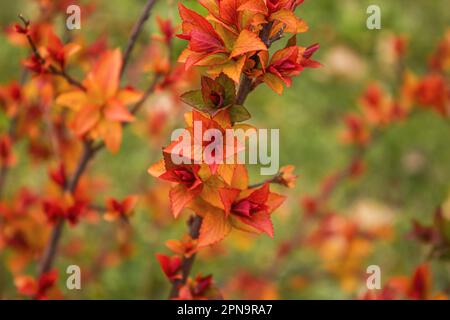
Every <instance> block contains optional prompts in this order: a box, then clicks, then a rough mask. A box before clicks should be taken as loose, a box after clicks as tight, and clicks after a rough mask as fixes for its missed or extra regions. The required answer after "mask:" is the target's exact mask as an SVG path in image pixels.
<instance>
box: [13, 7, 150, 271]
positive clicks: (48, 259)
mask: <svg viewBox="0 0 450 320" xmlns="http://www.w3.org/2000/svg"><path fill="white" fill-rule="evenodd" d="M155 1H156V0H150V1H149V2H148V3H147V6H146V7H145V9H144V10H145V11H147V10H148V7H149V3H150V2H152V5H151V6H150V9H151V8H152V7H153V3H154V2H155ZM147 15H149V12H147ZM21 19H22V20H23V21H24V23H25V24H26V25H27V23H28V24H29V21H28V20H26V19H24V18H23V17H21ZM147 19H148V17H147V18H146V19H143V21H142V23H141V24H140V27H139V28H138V29H137V33H136V32H133V33H132V37H134V38H136V39H137V36H138V35H139V33H140V31H141V30H142V27H143V23H144V22H145V21H146V20H147ZM141 20H142V16H141V18H140V21H141ZM28 38H29V40H28V41H29V42H30V39H31V38H30V37H28ZM134 41H135V40H134ZM130 42H133V41H131V40H129V41H128V43H130ZM30 45H32V48H33V51H35V52H36V53H38V52H37V50H36V46H35V45H34V42H33V41H32V39H31V42H30ZM133 46H134V44H133V45H131V47H130V49H128V50H127V52H128V51H129V52H128V54H127V55H126V60H124V61H123V63H124V64H126V63H127V61H128V59H129V57H130V53H131V50H132V48H133ZM38 54H39V53H38ZM37 57H38V59H39V56H37ZM41 58H42V57H41ZM122 68H123V67H122ZM122 76H123V73H122V74H121V76H120V77H122ZM66 79H70V78H66ZM158 80H159V76H156V77H155V79H154V81H153V82H152V84H151V85H150V87H149V89H148V90H147V91H146V92H145V94H144V96H143V97H142V98H141V100H139V101H138V102H137V103H136V104H135V105H134V107H133V108H132V109H131V112H132V113H133V114H135V113H137V112H138V111H139V109H140V108H141V107H142V105H143V104H144V102H145V101H146V100H147V98H148V97H149V96H150V94H151V93H152V92H153V90H154V89H155V88H156V85H157V81H158ZM83 88H84V87H83ZM80 89H81V87H80ZM122 125H123V126H124V125H125V124H122ZM104 146H105V145H104V143H103V142H102V143H99V144H97V145H94V144H93V142H92V141H85V142H84V144H83V153H82V155H81V157H80V159H79V161H78V165H77V167H76V169H75V172H74V174H73V177H72V179H71V180H70V181H69V183H68V184H67V186H66V191H69V192H70V193H72V194H73V193H75V190H76V188H77V186H78V182H79V180H80V178H81V176H82V175H83V173H84V172H85V170H86V168H87V165H88V164H89V162H90V161H91V160H92V158H93V157H94V156H95V155H96V154H97V152H99V151H100V150H102V149H103V148H104ZM63 227H64V220H63V219H60V220H59V221H58V222H57V223H56V224H55V226H54V227H53V230H52V233H51V236H50V240H49V242H48V243H47V246H46V248H45V249H44V254H43V256H42V258H41V261H40V264H39V270H38V274H39V277H40V276H42V275H43V274H44V273H46V272H48V271H50V269H51V267H52V265H53V262H54V260H55V256H56V253H57V249H58V243H59V241H60V239H61V234H62V230H63Z"/></svg>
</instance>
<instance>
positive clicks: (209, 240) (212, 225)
mask: <svg viewBox="0 0 450 320" xmlns="http://www.w3.org/2000/svg"><path fill="white" fill-rule="evenodd" d="M230 232H231V223H230V222H229V221H228V219H227V217H226V216H225V212H223V211H221V210H217V211H216V210H215V211H213V212H209V213H208V214H207V215H205V217H204V218H203V221H202V226H201V227H200V236H199V239H198V246H199V247H205V246H208V245H211V244H214V243H217V242H219V241H221V240H222V239H223V238H225V237H226V236H227V235H228V234H229V233H230Z"/></svg>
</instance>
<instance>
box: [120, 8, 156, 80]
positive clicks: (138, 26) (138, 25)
mask: <svg viewBox="0 0 450 320" xmlns="http://www.w3.org/2000/svg"><path fill="white" fill-rule="evenodd" d="M155 3H156V0H148V1H147V4H146V5H145V7H144V11H143V12H142V15H141V16H140V18H139V20H138V21H136V23H135V25H134V27H133V30H132V31H131V35H130V37H129V39H128V43H127V47H126V49H125V53H124V55H123V63H122V69H121V70H120V76H121V77H122V75H123V74H124V72H125V69H126V67H127V64H128V61H129V59H130V56H131V52H132V51H133V48H134V46H135V45H136V41H137V39H138V37H139V34H140V33H141V31H142V28H143V27H144V24H145V22H146V21H147V20H148V18H150V13H151V10H152V8H153V6H154V5H155Z"/></svg>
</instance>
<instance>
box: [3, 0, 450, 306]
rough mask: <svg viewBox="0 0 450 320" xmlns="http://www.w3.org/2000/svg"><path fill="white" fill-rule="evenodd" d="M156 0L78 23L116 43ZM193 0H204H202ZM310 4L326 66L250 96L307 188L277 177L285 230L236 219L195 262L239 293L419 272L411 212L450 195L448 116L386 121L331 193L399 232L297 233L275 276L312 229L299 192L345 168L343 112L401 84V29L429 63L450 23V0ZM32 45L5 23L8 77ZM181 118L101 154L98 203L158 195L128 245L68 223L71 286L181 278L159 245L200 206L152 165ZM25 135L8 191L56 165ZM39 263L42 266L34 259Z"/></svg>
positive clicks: (439, 266)
mask: <svg viewBox="0 0 450 320" xmlns="http://www.w3.org/2000/svg"><path fill="white" fill-rule="evenodd" d="M144 2H145V1H143V0H126V1H123V0H108V1H106V0H99V1H96V5H97V9H96V11H95V12H94V13H93V16H91V17H90V18H89V19H88V20H87V21H85V22H83V25H82V29H81V30H80V31H73V32H75V33H76V32H81V33H83V34H84V35H85V36H86V38H87V39H89V40H90V41H94V40H95V39H97V38H98V37H100V36H102V35H106V36H107V38H108V41H109V43H110V45H111V46H112V47H121V48H123V46H124V43H125V42H126V39H127V37H128V33H129V30H131V28H132V25H133V23H134V21H135V19H136V17H138V16H139V14H140V12H141V10H142V7H143V4H144ZM176 2H177V1H159V3H158V4H157V6H156V9H155V11H154V13H153V15H152V18H151V20H150V23H149V24H148V25H147V27H146V28H145V31H144V36H142V37H141V39H140V44H139V46H138V48H137V50H136V52H139V51H140V50H139V49H140V48H142V47H143V45H144V44H145V43H146V42H148V40H149V38H150V36H151V35H152V34H153V33H154V32H156V23H155V19H154V17H155V16H156V15H159V16H161V17H164V18H166V17H169V18H173V19H174V20H175V21H177V22H178V21H179V18H178V13H177V10H176ZM183 3H185V4H186V5H188V6H189V7H191V8H192V7H198V8H200V6H199V5H198V4H197V3H196V1H183ZM371 4H377V5H378V6H380V8H381V12H382V29H381V30H368V29H367V28H366V19H367V17H368V15H367V14H366V9H367V7H368V6H369V5H371ZM18 13H23V14H24V15H26V16H27V17H29V18H30V19H31V21H32V20H33V15H35V14H37V13H36V6H35V4H34V2H33V1H30V0H16V1H2V2H1V4H0V28H2V29H4V28H6V27H7V26H9V25H10V24H11V23H13V22H15V21H17V14H18ZM299 15H300V17H301V18H303V19H305V20H306V21H307V22H308V23H309V25H310V31H309V32H308V33H305V34H301V35H300V36H299V43H300V44H301V45H305V46H306V45H309V44H312V43H315V42H318V43H320V45H321V49H320V50H319V51H318V53H317V56H315V58H316V60H318V61H320V62H321V63H322V64H323V67H322V68H321V69H314V70H307V71H305V72H304V73H303V74H302V75H301V76H300V77H298V78H297V79H295V81H294V84H293V86H292V87H291V88H290V89H288V90H286V91H285V94H284V95H283V96H282V97H280V96H278V95H276V94H275V93H273V92H272V91H271V90H269V89H268V88H267V87H265V86H261V87H260V88H258V89H257V90H256V92H254V93H252V94H251V96H250V98H249V99H248V101H247V103H246V106H247V108H248V109H249V110H250V112H251V113H252V115H253V119H252V120H251V123H252V124H254V125H255V126H257V127H262V128H279V129H280V161H281V164H282V165H286V164H293V165H295V166H296V172H297V174H299V180H298V183H297V187H296V188H295V189H292V190H289V191H286V190H282V189H279V191H280V193H284V194H287V195H288V200H287V202H286V203H285V204H284V205H283V206H282V207H281V208H280V209H279V210H277V212H276V213H275V214H274V216H273V217H274V224H275V239H274V240H272V239H270V238H268V237H266V236H262V235H261V236H257V237H255V236H253V235H249V234H245V233H240V232H233V234H232V235H231V236H230V237H229V238H227V239H226V240H225V241H224V242H223V243H221V244H219V245H217V246H215V247H213V248H211V249H208V250H206V251H205V252H204V253H201V254H200V257H199V259H198V260H197V261H196V263H195V266H194V272H197V271H198V272H202V273H203V274H209V273H212V274H213V275H214V278H215V282H216V284H217V285H218V286H219V287H220V288H222V289H224V294H225V297H227V298H232V297H236V298H285V299H338V298H356V297H358V296H359V295H360V294H361V293H362V292H364V291H365V290H366V287H365V271H366V268H367V266H369V265H371V264H375V265H379V266H380V268H381V270H382V281H385V280H386V279H388V278H389V277H390V276H393V275H410V274H411V273H412V272H413V271H414V269H415V267H416V266H417V265H419V264H420V263H422V262H424V261H425V260H426V258H427V252H428V250H429V248H427V247H426V246H424V245H422V244H420V243H418V242H417V241H413V240H410V239H408V238H407V234H408V233H409V232H410V230H411V219H413V218H415V219H418V220H419V221H422V222H424V223H430V222H431V221H432V219H433V213H434V210H435V209H436V207H437V206H438V205H439V204H441V203H444V202H445V201H446V199H447V197H448V196H449V191H450V188H449V187H450V184H449V181H450V180H449V178H450V166H449V163H450V148H449V134H450V123H449V122H448V120H445V119H444V118H442V117H439V116H436V114H434V113H432V112H429V111H425V110H423V111H422V110H418V111H415V112H414V114H413V115H411V116H410V117H409V118H408V120H407V121H404V122H401V123H398V124H395V125H392V126H389V127H388V128H386V129H385V130H383V132H382V134H380V136H378V137H377V139H376V141H374V143H373V144H372V145H371V147H370V148H369V150H368V152H367V153H366V154H365V157H364V159H365V160H366V172H365V173H364V174H363V175H362V176H361V177H360V178H358V179H353V180H350V181H347V182H345V183H343V185H342V186H340V187H339V188H338V190H337V192H336V193H335V194H334V195H333V197H332V198H331V199H330V201H329V204H328V205H329V206H330V207H332V208H333V209H334V210H336V212H337V213H338V214H339V215H342V217H344V220H345V219H353V218H354V217H355V216H358V217H362V219H363V220H364V223H366V224H368V227H369V228H370V226H371V223H372V224H380V223H381V224H384V225H385V226H386V228H388V229H389V232H387V233H386V235H384V236H380V237H377V238H376V239H373V240H372V239H371V240H368V241H364V242H362V243H360V244H359V245H358V246H357V248H353V249H348V250H347V254H348V256H347V257H346V258H342V257H341V256H340V255H339V254H338V253H336V252H339V250H340V249H339V246H340V243H341V242H342V241H344V240H343V239H342V238H341V237H336V238H334V239H333V241H332V242H330V243H329V244H327V246H326V248H324V247H321V248H316V247H313V246H311V245H306V244H304V245H298V247H296V249H295V250H294V252H293V253H292V254H290V255H289V257H287V258H285V259H284V260H283V261H281V262H280V263H277V265H276V270H275V271H274V272H272V273H271V275H270V277H269V276H266V271H267V270H269V269H270V268H271V266H272V265H273V264H274V256H275V252H276V251H277V249H278V247H279V246H280V244H281V243H282V242H283V241H285V240H287V239H290V238H292V237H293V236H294V235H298V234H302V233H306V232H307V231H308V228H306V229H305V228H303V227H302V226H303V223H302V219H303V214H302V207H301V205H300V199H301V198H302V197H303V196H304V195H307V194H311V193H314V192H316V190H317V189H318V187H319V185H320V183H321V182H322V181H323V179H324V177H326V176H327V175H329V174H330V173H332V172H334V171H336V170H339V169H340V168H342V167H344V166H345V165H346V163H347V162H348V159H349V157H351V154H352V148H351V147H347V146H345V145H343V144H342V143H341V141H340V138H339V136H340V132H341V131H342V129H343V121H342V119H343V116H344V115H345V114H346V113H347V112H349V111H356V110H357V109H358V98H359V97H360V95H361V94H362V92H363V91H364V90H365V88H366V87H367V85H368V84H369V83H371V82H372V81H378V82H379V83H381V84H382V86H383V88H385V89H386V90H387V91H388V92H393V90H395V88H396V87H397V86H398V77H397V72H396V68H395V65H394V62H393V59H392V53H391V52H390V50H389V48H388V47H389V43H390V41H391V39H392V37H393V36H394V35H396V36H398V35H401V36H404V37H405V38H406V39H407V42H408V49H407V54H406V56H405V58H404V59H405V61H404V63H405V65H407V66H408V68H409V69H411V70H413V71H414V72H417V73H423V72H425V70H426V68H427V59H428V57H429V55H430V53H431V52H432V51H433V50H434V49H435V47H436V45H437V43H438V41H439V40H440V39H441V38H442V37H443V35H444V34H445V32H446V30H447V28H448V27H449V24H450V11H449V10H448V1H447V0H434V1H427V0H416V1H409V0H376V1H373V0H370V1H362V0H341V1H334V0H316V1H311V0H309V1H305V3H304V4H303V5H302V6H301V8H300V10H299ZM63 22H64V21H63V20H62V19H61V21H58V22H57V23H59V24H60V25H61V26H62V25H63ZM61 30H62V27H61V28H60V31H61ZM184 46H185V43H184V42H183V41H181V40H176V41H175V48H176V51H177V54H178V53H179V52H181V50H182V49H183V47H184ZM26 55H27V51H26V50H24V49H23V48H17V47H15V46H13V45H11V44H10V43H9V42H8V41H7V39H6V36H5V35H4V34H0V70H1V72H0V83H2V84H3V83H6V82H8V81H10V80H11V79H18V78H19V76H20V70H21V65H20V63H21V59H23V58H25V57H26ZM141 58H142V57H141ZM143 59H145V57H143ZM155 104H157V102H155V100H154V99H151V100H150V101H149V102H148V103H147V105H146V109H147V110H151V108H153V107H154V105H155ZM186 110H188V109H187V108H186ZM143 121H144V120H143ZM5 122H6V118H5V117H4V116H3V115H0V128H1V130H4V128H6V124H5ZM143 126H144V124H143ZM180 126H182V117H181V116H180V114H179V113H178V114H169V115H168V118H167V119H166V121H165V123H164V128H163V129H162V133H160V134H159V135H157V136H155V137H154V138H153V139H152V138H143V136H142V134H140V132H139V130H137V129H135V130H133V129H131V130H126V133H125V136H124V139H123V145H122V149H121V151H120V153H119V154H117V155H115V156H112V155H111V154H109V153H107V152H105V153H102V154H101V155H99V157H98V158H97V159H96V160H95V161H94V162H93V164H92V166H91V167H90V172H95V174H96V176H98V177H99V179H100V181H101V185H102V187H99V189H98V191H94V192H95V197H96V198H98V201H99V202H101V201H103V199H104V198H105V197H106V196H114V197H117V198H121V197H125V196H126V195H128V194H134V193H139V194H145V195H146V196H144V197H143V198H142V199H141V200H140V202H139V204H138V207H137V210H136V213H135V216H134V217H133V218H132V220H131V226H132V229H133V231H132V237H131V240H132V241H131V243H130V244H129V247H127V248H125V249H124V248H123V247H119V246H118V245H117V236H116V235H115V233H116V232H117V229H116V226H114V225H112V224H110V223H105V222H102V221H100V222H99V223H92V224H91V223H81V224H80V225H79V226H77V227H76V228H67V230H66V231H67V232H65V235H64V239H63V244H62V249H61V250H62V252H63V254H62V255H61V256H59V257H58V259H57V264H56V266H57V268H58V269H59V270H60V275H62V277H61V280H60V287H61V288H62V289H61V290H62V291H63V295H64V296H65V297H66V298H68V299H73V298H89V299H93V298H124V299H133V298H138V299H149V298H151V299H154V298H166V297H167V294H168V290H169V285H168V283H167V281H166V279H165V278H164V276H163V273H162V272H161V270H160V268H159V265H158V264H157V261H156V259H155V253H157V252H166V253H167V252H168V250H167V248H166V247H165V245H164V242H165V241H166V240H169V239H173V238H174V239H176V238H179V237H180V235H181V234H183V232H184V231H185V229H186V226H185V220H186V218H187V217H188V215H187V214H186V215H184V216H182V218H180V219H178V220H174V219H173V218H172V217H171V215H170V212H169V210H168V203H167V200H166V198H167V191H168V188H167V186H165V185H161V184H158V183H157V182H156V181H155V179H153V178H151V177H150V176H149V175H148V174H147V173H146V170H147V168H148V167H149V165H150V164H151V163H153V162H154V161H156V160H157V159H158V158H159V156H160V148H161V146H162V145H164V144H167V142H168V141H169V135H168V133H170V132H171V130H173V129H174V128H178V127H180ZM15 148H16V153H17V154H18V155H19V162H18V164H17V166H16V167H15V168H14V169H13V170H12V171H11V173H10V177H9V178H8V184H7V189H6V199H8V196H11V195H12V194H13V193H14V192H15V191H16V190H17V189H18V188H20V187H22V186H28V187H29V188H31V189H37V190H39V189H40V188H42V186H43V185H44V184H46V183H47V180H48V177H47V169H48V168H47V166H45V165H40V164H35V163H34V162H33V159H30V158H29V157H27V156H26V153H25V150H26V143H25V142H24V143H21V144H19V145H17V146H15ZM21 155H24V156H21ZM252 169H254V170H252V176H251V180H252V181H253V182H258V181H260V180H261V177H259V176H258V175H257V173H258V171H257V170H256V169H257V168H252ZM101 250H105V252H106V253H105V255H108V258H107V259H106V260H107V263H105V264H103V265H102V266H101V267H98V268H100V269H99V271H98V272H97V274H95V277H94V276H93V277H91V278H90V279H88V280H87V281H86V282H83V288H82V290H80V291H68V290H66V289H65V286H64V282H65V280H64V270H65V268H66V266H67V265H70V264H77V265H79V266H80V267H81V269H82V272H83V270H91V269H92V268H94V267H93V264H95V263H96V261H97V260H96V259H97V258H98V255H99V252H101ZM114 250H128V251H127V254H126V257H120V258H119V257H115V256H114V255H112V254H111V252H114ZM351 250H353V251H352V252H351V253H348V252H350V251H351ZM11 255H12V253H11V252H9V251H8V250H2V251H1V252H0V298H14V297H17V293H16V290H15V288H14V284H13V277H12V276H11V273H10V272H9V269H8V263H9V262H8V261H9V259H10V258H11ZM335 255H337V256H339V257H337V256H335ZM338 261H339V262H338ZM334 262H336V264H335V265H333V263H334ZM430 263H431V269H432V274H433V288H434V289H435V290H436V291H443V292H448V290H449V289H450V266H449V265H448V263H447V262H445V261H442V260H432V261H431V262H430ZM33 270H34V269H32V267H30V270H29V272H30V273H32V272H33ZM89 272H91V271H89Z"/></svg>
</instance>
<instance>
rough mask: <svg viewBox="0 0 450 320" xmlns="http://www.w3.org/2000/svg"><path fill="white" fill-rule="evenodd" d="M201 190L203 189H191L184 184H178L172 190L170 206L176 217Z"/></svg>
mask: <svg viewBox="0 0 450 320" xmlns="http://www.w3.org/2000/svg"><path fill="white" fill-rule="evenodd" d="M200 190H201V189H197V190H189V189H188V188H186V186H184V185H182V184H180V185H177V186H175V187H173V188H172V189H171V190H170V193H169V198H170V208H171V210H172V214H173V216H174V217H175V218H178V216H179V215H180V213H181V211H182V210H183V209H184V208H185V207H186V206H187V205H188V204H189V202H191V201H192V200H193V199H194V198H195V196H197V195H198V194H199V191H200Z"/></svg>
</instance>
